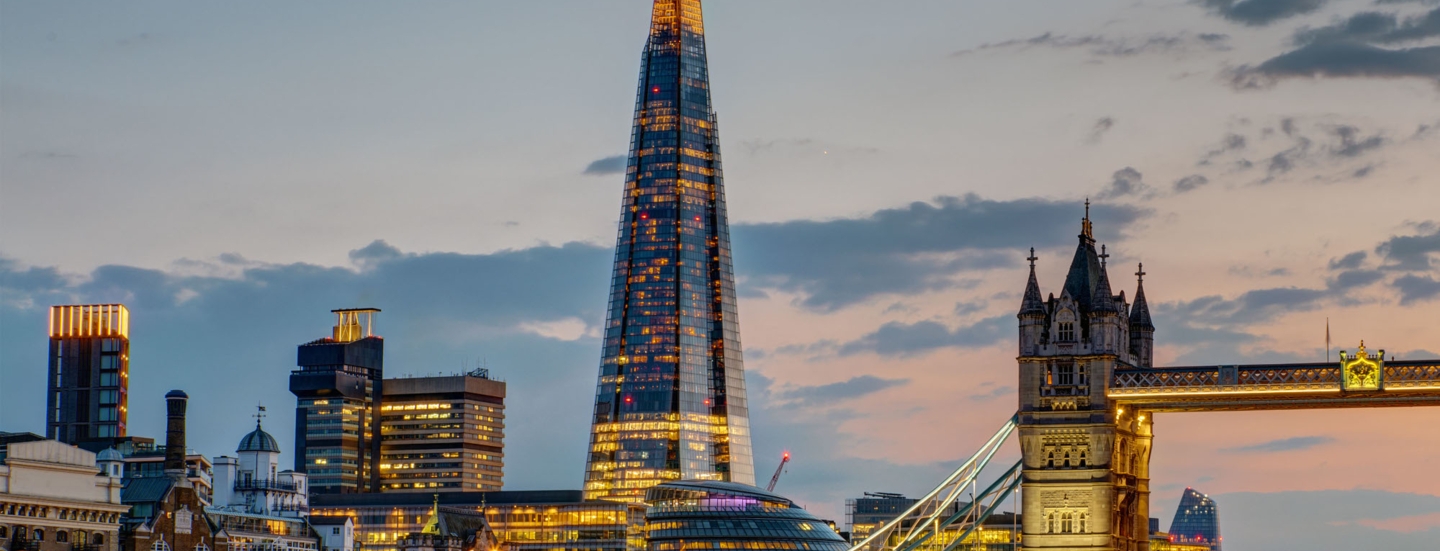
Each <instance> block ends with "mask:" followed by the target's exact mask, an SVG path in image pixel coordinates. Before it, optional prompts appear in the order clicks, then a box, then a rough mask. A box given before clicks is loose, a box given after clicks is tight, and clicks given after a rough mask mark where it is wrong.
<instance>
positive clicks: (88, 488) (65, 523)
mask: <svg viewBox="0 0 1440 551" xmlns="http://www.w3.org/2000/svg"><path fill="white" fill-rule="evenodd" d="M129 510H130V508H129V507H127V506H125V505H124V504H122V503H121V501H120V477H119V475H118V468H116V469H107V470H105V471H104V472H103V473H102V471H101V465H100V462H99V461H98V460H97V457H96V454H94V453H92V452H89V451H86V450H83V449H80V448H78V447H75V446H71V445H69V444H65V443H63V442H58V441H55V440H46V439H42V438H38V435H33V434H26V433H20V434H14V433H0V549H11V550H16V551H19V550H21V549H25V550H29V551H116V550H117V549H118V545H119V539H120V538H119V536H120V518H121V516H122V515H124V514H127V513H128V512H129Z"/></svg>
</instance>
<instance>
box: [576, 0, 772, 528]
mask: <svg viewBox="0 0 1440 551" xmlns="http://www.w3.org/2000/svg"><path fill="white" fill-rule="evenodd" d="M625 174H626V176H625V195H624V199H623V201H622V209H621V214H620V224H619V233H618V236H617V239H616V247H615V268H614V272H613V273H612V283H611V288H610V299H609V311H608V314H607V318H606V324H605V336H604V339H605V340H604V349H603V352H602V357H601V364H600V377H599V384H598V388H597V391H596V396H595V416H594V425H593V430H592V432H591V443H590V446H591V447H590V457H589V460H588V461H587V465H586V476H585V496H586V498H588V499H612V500H621V501H630V502H638V501H640V500H641V499H642V498H643V495H644V492H645V489H646V488H649V487H651V486H654V485H655V484H659V483H661V482H665V481H668V480H694V479H701V480H731V481H736V482H744V483H747V484H753V483H754V481H755V473H754V467H753V465H752V463H751V453H750V427H749V411H748V409H747V404H746V401H745V380H744V367H743V365H742V363H741V357H740V334H739V328H738V325H737V321H736V310H735V284H734V276H733V274H732V270H731V260H730V233H729V224H728V222H727V220H726V213H725V191H724V187H723V186H722V183H721V180H722V178H721V170H720V148H719V138H718V135H717V134H716V129H715V113H714V111H712V110H711V107H710V90H709V74H708V70H707V69H706V62H705V32H704V23H703V20H702V16H701V10H700V2H699V1H698V0H657V1H656V2H655V4H654V9H653V12H652V16H651V25H650V38H649V41H648V42H647V44H646V46H645V51H644V54H643V56H642V63H641V69H640V83H639V90H638V93H637V97H636V102H635V124H634V128H633V130H632V134H631V144H630V158H629V163H628V166H627V168H626V173H625Z"/></svg>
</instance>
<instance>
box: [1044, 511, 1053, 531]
mask: <svg viewBox="0 0 1440 551" xmlns="http://www.w3.org/2000/svg"><path fill="white" fill-rule="evenodd" d="M1045 532H1047V533H1050V534H1054V533H1055V513H1050V515H1049V516H1047V517H1046V518H1045Z"/></svg>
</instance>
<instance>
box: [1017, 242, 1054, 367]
mask: <svg viewBox="0 0 1440 551" xmlns="http://www.w3.org/2000/svg"><path fill="white" fill-rule="evenodd" d="M1025 260H1029V261H1030V281H1029V282H1028V283H1026V284H1025V298H1024V299H1023V300H1022V301H1021V302H1020V313H1019V314H1016V317H1018V318H1020V355H1021V356H1033V355H1035V354H1038V353H1039V351H1040V346H1041V345H1043V344H1044V343H1045V316H1046V314H1047V311H1046V309H1045V302H1044V300H1043V299H1041V298H1040V283H1039V281H1038V280H1037V279H1036V278H1035V260H1036V258H1035V248H1034V247H1031V248H1030V256H1029V257H1028V258H1026V259H1025Z"/></svg>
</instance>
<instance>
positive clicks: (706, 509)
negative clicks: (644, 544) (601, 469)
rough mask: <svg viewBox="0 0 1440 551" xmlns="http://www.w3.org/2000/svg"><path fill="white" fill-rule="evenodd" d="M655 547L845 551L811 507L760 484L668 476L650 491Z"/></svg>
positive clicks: (658, 550)
mask: <svg viewBox="0 0 1440 551" xmlns="http://www.w3.org/2000/svg"><path fill="white" fill-rule="evenodd" d="M645 501H646V502H648V503H649V504H650V508H649V509H647V510H646V512H645V532H646V534H648V537H649V546H648V549H649V551H686V550H692V549H756V550H761V549H763V550H770V549H777V550H778V549H793V550H808V551H845V550H846V549H849V548H850V544H849V543H847V542H846V541H845V540H844V538H841V537H840V535H839V534H836V533H835V530H834V529H833V528H831V526H830V525H829V524H827V523H825V522H824V521H822V520H820V519H818V518H815V516H814V515H812V514H810V512H809V511H806V510H805V509H802V508H800V507H798V506H796V505H795V503H794V502H792V501H790V500H788V499H785V498H783V497H781V496H779V495H776V494H772V493H770V492H766V491H764V490H761V489H759V488H756V487H754V486H749V485H744V484H735V483H733V482H719V481H713V480H697V481H678V482H667V483H664V484H661V485H659V486H655V487H652V488H650V489H649V490H647V491H646V495H645Z"/></svg>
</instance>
